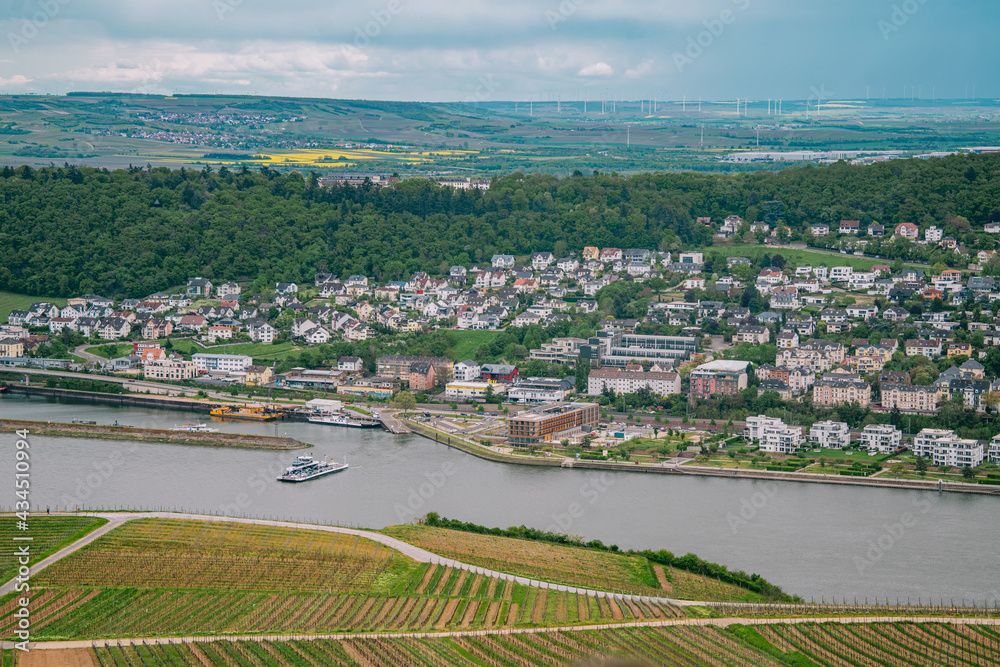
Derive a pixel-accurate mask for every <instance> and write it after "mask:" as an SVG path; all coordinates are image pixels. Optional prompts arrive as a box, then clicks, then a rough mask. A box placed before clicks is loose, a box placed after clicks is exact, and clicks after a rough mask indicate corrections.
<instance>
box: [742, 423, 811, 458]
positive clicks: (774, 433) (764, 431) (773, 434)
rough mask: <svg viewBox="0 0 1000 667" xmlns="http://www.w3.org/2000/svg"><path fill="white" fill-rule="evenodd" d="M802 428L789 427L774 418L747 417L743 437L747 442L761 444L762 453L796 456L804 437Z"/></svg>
mask: <svg viewBox="0 0 1000 667" xmlns="http://www.w3.org/2000/svg"><path fill="white" fill-rule="evenodd" d="M802 430H803V429H802V427H801V426H788V425H786V424H785V422H783V421H781V420H780V419H775V418H774V417H765V416H764V415H758V416H757V417H747V427H746V429H745V430H744V432H743V437H744V439H745V440H746V441H747V442H753V441H755V440H756V441H758V442H760V451H762V452H776V453H778V454H794V453H795V452H796V451H797V450H798V449H799V447H801V446H802V443H803V441H804V437H803V435H802Z"/></svg>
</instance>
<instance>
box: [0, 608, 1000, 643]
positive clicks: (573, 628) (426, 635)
mask: <svg viewBox="0 0 1000 667" xmlns="http://www.w3.org/2000/svg"><path fill="white" fill-rule="evenodd" d="M805 623H839V624H841V625H855V624H868V623H941V624H948V625H989V626H993V627H997V626H1000V619H997V618H956V617H953V616H952V617H948V616H855V617H848V618H845V617H843V616H830V617H792V618H733V617H731V618H678V619H670V620H655V621H625V622H622V623H603V624H593V625H562V626H551V627H540V628H500V629H496V630H443V631H441V632H355V633H337V634H315V635H303V634H280V635H275V634H264V635H211V636H198V637H195V636H188V637H180V636H178V637H123V638H121V639H81V640H74V641H53V642H41V643H34V642H33V643H32V644H31V649H32V650H42V651H62V650H67V649H88V648H93V647H95V646H105V647H112V646H143V645H148V644H194V643H197V642H222V641H230V642H232V641H253V642H261V641H273V642H280V641H310V640H316V639H329V640H334V641H344V640H349V639H437V638H441V637H489V636H498V635H537V634H546V633H549V632H587V631H594V630H618V629H621V628H669V627H676V626H701V627H707V626H711V627H717V628H726V627H729V626H730V625H800V624H805ZM0 646H2V647H3V648H11V647H12V643H11V642H0Z"/></svg>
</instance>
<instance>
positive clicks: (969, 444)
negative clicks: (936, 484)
mask: <svg viewBox="0 0 1000 667" xmlns="http://www.w3.org/2000/svg"><path fill="white" fill-rule="evenodd" d="M913 453H914V454H916V455H917V456H922V457H924V458H926V459H930V460H931V462H932V463H933V464H934V465H936V466H942V465H946V466H953V467H959V468H966V467H975V466H978V465H980V464H981V463H982V462H983V459H984V458H985V457H986V450H985V447H984V446H983V444H982V443H981V442H979V441H978V440H966V439H964V438H959V437H958V436H956V435H955V432H954V431H949V430H945V429H932V428H925V429H923V430H922V431H920V433H918V434H917V435H916V436H914V438H913Z"/></svg>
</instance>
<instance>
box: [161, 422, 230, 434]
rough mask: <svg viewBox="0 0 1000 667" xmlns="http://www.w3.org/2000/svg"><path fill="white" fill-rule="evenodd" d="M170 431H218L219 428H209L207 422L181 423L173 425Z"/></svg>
mask: <svg viewBox="0 0 1000 667" xmlns="http://www.w3.org/2000/svg"><path fill="white" fill-rule="evenodd" d="M170 430H171V431H190V432H191V433H218V432H219V429H217V428H209V427H208V424H181V425H180V426H175V427H173V428H172V429H170Z"/></svg>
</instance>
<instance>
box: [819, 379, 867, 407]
mask: <svg viewBox="0 0 1000 667" xmlns="http://www.w3.org/2000/svg"><path fill="white" fill-rule="evenodd" d="M871 398H872V388H871V386H870V385H869V384H868V383H867V382H865V381H864V380H863V379H862V378H861V376H860V375H854V374H852V373H846V372H833V373H826V374H825V375H823V377H822V378H821V379H819V380H817V381H816V383H815V384H814V385H813V405H821V406H824V407H830V406H834V405H844V404H847V403H857V404H858V405H860V406H861V407H867V406H868V405H869V404H870V403H871Z"/></svg>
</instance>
